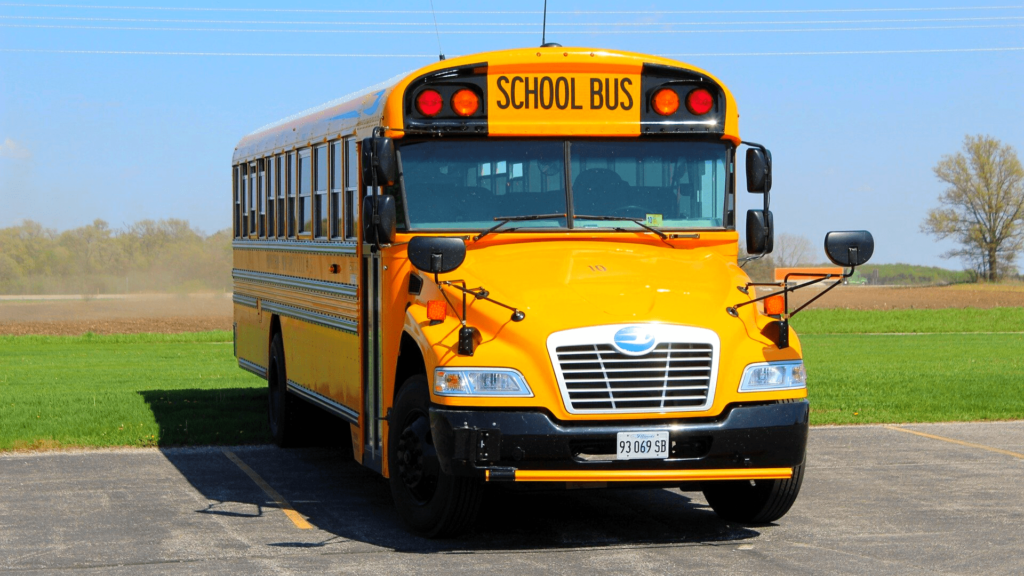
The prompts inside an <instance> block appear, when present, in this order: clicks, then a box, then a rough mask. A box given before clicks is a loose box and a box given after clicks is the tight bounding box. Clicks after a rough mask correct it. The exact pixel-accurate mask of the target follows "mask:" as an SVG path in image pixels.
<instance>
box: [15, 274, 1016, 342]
mask: <svg viewBox="0 0 1024 576" xmlns="http://www.w3.org/2000/svg"><path fill="white" fill-rule="evenodd" d="M818 293H819V291H818V290H816V289H815V288H808V289H805V290H801V291H799V292H797V293H795V294H794V295H793V300H792V303H793V305H794V306H798V305H800V304H801V303H802V302H804V301H806V300H807V299H809V298H811V297H813V296H815V295H817V294H818ZM1007 306H1024V285H1019V284H1016V285H978V286H973V285H972V286H967V285H958V286H943V287H923V288H896V287H886V286H879V287H875V286H841V287H839V288H836V289H835V290H833V291H831V292H829V293H828V294H826V295H825V296H823V297H822V298H820V299H819V300H817V301H816V302H815V303H814V304H813V305H812V308H850V309H854V310H903V309H908V308H926V309H927V308H996V307H1007ZM231 307H232V303H231V295H230V294H193V295H188V296H183V295H170V294H146V295H129V296H95V297H84V298H83V297H80V296H63V297H52V296H48V297H44V296H24V297H15V296H2V297H0V335H6V334H12V335H22V334H45V335H67V336H72V335H79V334H84V333H86V332H92V333H95V334H135V333H140V332H164V333H174V332H197V331H203V330H230V329H231V317H232V312H231V310H232V308H231Z"/></svg>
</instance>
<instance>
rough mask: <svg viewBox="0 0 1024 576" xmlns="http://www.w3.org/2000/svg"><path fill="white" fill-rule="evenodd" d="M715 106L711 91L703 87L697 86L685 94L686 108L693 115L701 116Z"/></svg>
mask: <svg viewBox="0 0 1024 576" xmlns="http://www.w3.org/2000/svg"><path fill="white" fill-rule="evenodd" d="M714 106H715V99H714V98H712V97H711V92H708V91H707V90H705V89H703V88H697V89H696V90H693V91H691V92H690V93H689V94H687V95H686V109H687V110H689V111H690V114H693V115H694V116H703V115H704V114H707V113H708V112H710V111H711V108H713V107H714Z"/></svg>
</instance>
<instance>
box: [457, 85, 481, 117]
mask: <svg viewBox="0 0 1024 576" xmlns="http://www.w3.org/2000/svg"><path fill="white" fill-rule="evenodd" d="M479 108H480V99H479V98H477V96H476V93H475V92H473V91H472V90H468V89H465V88H463V89H462V90H459V91H458V92H456V93H455V95H454V96H452V110H455V113H456V114H458V115H459V116H472V115H473V114H475V113H476V111H477V109H479Z"/></svg>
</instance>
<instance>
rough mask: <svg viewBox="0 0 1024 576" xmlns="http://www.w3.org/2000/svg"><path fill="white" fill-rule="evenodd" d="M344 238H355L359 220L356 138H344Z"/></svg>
mask: <svg viewBox="0 0 1024 576" xmlns="http://www.w3.org/2000/svg"><path fill="white" fill-rule="evenodd" d="M344 168H345V208H346V210H345V216H346V217H345V239H346V240H355V239H356V222H358V221H359V218H358V215H359V212H358V210H359V202H357V200H358V199H359V155H358V154H357V152H356V139H355V138H348V139H346V140H345V166H344Z"/></svg>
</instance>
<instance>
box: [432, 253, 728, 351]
mask: <svg viewBox="0 0 1024 576" xmlns="http://www.w3.org/2000/svg"><path fill="white" fill-rule="evenodd" d="M469 248H470V249H469V250H468V253H467V256H466V261H465V263H464V264H463V265H462V266H461V267H460V268H459V269H458V270H456V271H454V272H452V273H451V274H448V275H446V277H452V278H461V279H465V281H466V283H467V286H468V287H470V288H474V287H478V286H482V287H483V288H485V289H486V290H488V291H489V292H490V295H491V297H492V298H493V299H495V300H498V301H500V302H502V303H505V304H508V305H509V306H513V307H515V308H518V309H520V310H522V311H523V312H525V313H526V317H527V319H526V320H525V321H524V322H530V323H537V324H544V325H546V326H547V327H548V329H549V333H550V332H554V331H557V330H563V329H568V328H574V327H580V326H590V325H599V324H614V323H626V322H665V323H673V324H686V325H690V326H701V327H706V328H710V329H713V330H715V329H718V328H721V324H722V323H724V322H727V321H730V320H731V322H730V324H733V325H734V326H735V318H732V317H730V316H728V315H727V313H726V311H725V309H726V307H728V306H730V305H733V304H736V303H737V302H739V301H743V300H747V299H748V297H747V296H746V295H745V294H743V293H742V292H740V291H739V290H737V289H736V287H737V286H743V285H744V284H745V283H746V282H747V278H746V275H745V274H743V272H742V270H741V269H740V268H739V266H737V265H736V262H735V259H734V258H731V259H730V258H727V257H726V256H725V255H723V254H722V253H721V247H720V246H718V247H714V246H712V247H706V246H705V247H699V248H692V249H688V248H680V247H675V248H673V247H669V246H667V245H655V244H649V243H631V242H613V241H595V240H587V241H558V242H550V241H548V242H525V243H515V244H495V245H490V246H485V247H480V248H476V249H474V247H473V246H472V245H470V247H469ZM442 279H445V277H443V278H442ZM449 294H450V295H452V296H455V295H457V292H456V291H452V290H450V289H449ZM472 300H473V299H472V298H470V301H471V302H472ZM453 302H455V301H454V300H453ZM460 313H461V311H460ZM508 314H509V312H508V311H507V310H505V309H503V308H500V307H498V306H496V305H494V304H492V303H489V302H475V303H473V305H472V309H471V311H470V314H469V318H468V320H469V323H470V324H473V323H474V322H480V321H481V320H484V318H482V316H485V317H489V319H493V321H498V322H499V323H502V324H504V323H505V321H506V319H507V318H508Z"/></svg>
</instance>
